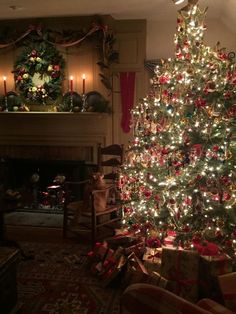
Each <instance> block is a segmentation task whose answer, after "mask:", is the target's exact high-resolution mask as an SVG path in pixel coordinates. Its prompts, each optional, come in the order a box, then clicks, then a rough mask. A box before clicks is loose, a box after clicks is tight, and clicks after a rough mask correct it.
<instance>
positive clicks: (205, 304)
mask: <svg viewBox="0 0 236 314" xmlns="http://www.w3.org/2000/svg"><path fill="white" fill-rule="evenodd" d="M197 305H198V306H200V307H201V308H202V309H205V310H207V311H209V312H211V313H212V314H234V312H232V311H231V310H230V309H227V308H226V307H225V306H224V305H222V304H219V303H218V302H216V301H213V300H211V299H207V298H205V299H201V300H200V301H198V303H197Z"/></svg>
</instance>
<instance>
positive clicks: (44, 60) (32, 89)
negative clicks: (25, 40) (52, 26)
mask: <svg viewBox="0 0 236 314" xmlns="http://www.w3.org/2000/svg"><path fill="white" fill-rule="evenodd" d="M64 66H65V61H64V58H63V57H62V55H61V54H60V53H59V51H58V50H57V49H56V48H55V47H54V46H53V45H50V44H48V43H46V42H40V43H34V44H32V45H31V46H30V47H26V48H25V49H24V50H23V51H22V53H21V54H20V55H19V57H18V59H17V60H16V62H15V64H14V70H13V73H14V78H15V83H16V87H17V89H18V90H19V93H20V95H21V97H22V98H23V100H24V101H25V102H27V103H29V104H31V103H33V104H49V103H52V102H54V101H55V100H56V99H57V98H59V97H60V96H61V94H62V91H61V85H62V81H63V79H64Z"/></svg>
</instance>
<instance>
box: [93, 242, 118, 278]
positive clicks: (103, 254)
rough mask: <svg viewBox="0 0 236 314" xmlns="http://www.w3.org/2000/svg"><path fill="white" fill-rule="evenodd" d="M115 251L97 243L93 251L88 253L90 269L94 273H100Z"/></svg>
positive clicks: (104, 244)
mask: <svg viewBox="0 0 236 314" xmlns="http://www.w3.org/2000/svg"><path fill="white" fill-rule="evenodd" d="M113 254H114V251H113V250H112V249H110V248H109V247H108V246H107V244H106V243H100V242H97V243H96V244H95V246H94V248H93V250H92V251H89V252H88V253H87V257H88V264H87V265H88V267H89V268H90V269H91V271H92V272H93V273H100V272H101V271H102V265H103V263H104V261H105V260H106V259H107V258H109V257H110V256H112V255H113Z"/></svg>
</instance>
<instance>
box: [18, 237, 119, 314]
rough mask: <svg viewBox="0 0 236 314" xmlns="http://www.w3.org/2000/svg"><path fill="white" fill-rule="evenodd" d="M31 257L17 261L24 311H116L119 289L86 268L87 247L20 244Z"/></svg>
mask: <svg viewBox="0 0 236 314" xmlns="http://www.w3.org/2000/svg"><path fill="white" fill-rule="evenodd" d="M21 247H22V249H23V250H24V253H26V254H32V255H33V256H34V259H32V260H31V259H29V260H24V261H20V264H19V267H18V274H17V285H18V301H19V304H20V305H21V306H22V307H21V310H22V313H24V314H59V313H60V314H81V313H83V314H85V313H86V314H95V313H96V314H118V313H119V296H120V291H119V289H117V288H115V287H108V288H104V287H103V286H102V282H100V281H99V279H98V278H97V277H95V276H94V275H92V274H91V272H90V271H89V268H88V267H87V258H86V253H87V252H88V248H85V247H84V246H82V245H76V244H45V243H21Z"/></svg>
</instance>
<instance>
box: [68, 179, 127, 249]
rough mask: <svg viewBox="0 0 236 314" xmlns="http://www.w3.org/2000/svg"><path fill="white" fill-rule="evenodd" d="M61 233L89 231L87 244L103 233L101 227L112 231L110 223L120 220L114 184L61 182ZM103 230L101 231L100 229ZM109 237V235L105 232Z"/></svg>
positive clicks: (119, 207) (102, 235)
mask: <svg viewBox="0 0 236 314" xmlns="http://www.w3.org/2000/svg"><path fill="white" fill-rule="evenodd" d="M65 191H66V192H65V203H64V223H63V235H64V237H67V236H68V235H69V233H74V234H78V235H79V234H80V235H82V233H83V234H84V233H86V235H87V234H89V233H90V235H89V236H90V238H91V245H92V246H93V245H94V244H95V243H96V241H97V240H98V238H101V237H104V235H105V236H107V232H106V234H104V233H102V229H105V228H103V227H109V228H110V229H111V230H112V231H113V232H114V228H115V226H114V224H115V223H116V222H118V221H120V220H121V206H120V203H119V201H117V200H116V197H115V193H116V186H115V185H114V184H107V185H104V186H101V187H99V186H98V187H96V186H93V184H92V182H91V180H85V181H81V182H65ZM103 231H104V230H103ZM109 236H111V234H109Z"/></svg>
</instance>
